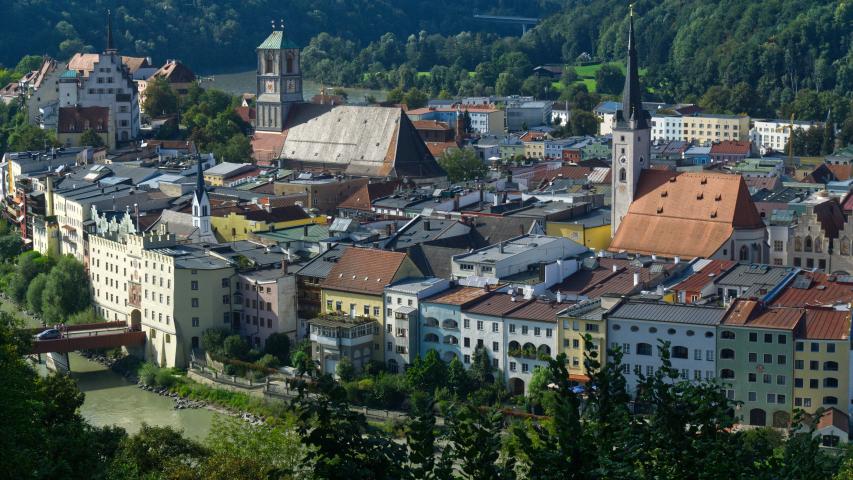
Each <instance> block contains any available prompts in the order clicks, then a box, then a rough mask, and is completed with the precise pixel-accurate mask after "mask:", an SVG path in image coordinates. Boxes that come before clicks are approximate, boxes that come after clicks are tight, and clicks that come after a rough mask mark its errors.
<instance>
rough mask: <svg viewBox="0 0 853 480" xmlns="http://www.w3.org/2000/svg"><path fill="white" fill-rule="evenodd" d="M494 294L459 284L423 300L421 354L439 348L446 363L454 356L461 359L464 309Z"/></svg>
mask: <svg viewBox="0 0 853 480" xmlns="http://www.w3.org/2000/svg"><path fill="white" fill-rule="evenodd" d="M492 294H493V292H492V291H490V290H485V289H483V288H477V287H464V286H457V287H453V288H450V289H448V290H445V291H443V292H440V293H438V294H436V295H433V296H431V297H428V298H425V299H422V300H421V301H420V322H421V323H420V329H419V336H418V341H419V342H420V345H419V347H418V351H419V352H420V355H421V356H424V355H426V354H427V353H428V352H429V351H430V350H435V351H436V353H438V355H439V358H441V359H442V360H443V361H445V362H448V363H449V362H450V361H452V360H453V359H454V358H456V359H458V360H459V361H460V362H461V361H462V347H461V345H462V342H461V340H460V333H461V328H462V311H463V310H464V309H467V308H469V307H470V306H472V305H475V304H476V303H477V302H478V301H480V300H481V299H482V298H485V297H487V296H489V295H492ZM469 342H470V340H469ZM469 360H470V359H469Z"/></svg>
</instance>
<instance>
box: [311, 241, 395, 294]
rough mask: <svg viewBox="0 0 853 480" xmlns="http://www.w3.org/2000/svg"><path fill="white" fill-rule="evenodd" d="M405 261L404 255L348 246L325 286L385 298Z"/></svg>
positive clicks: (327, 278)
mask: <svg viewBox="0 0 853 480" xmlns="http://www.w3.org/2000/svg"><path fill="white" fill-rule="evenodd" d="M405 260H406V254H405V253H401V252H388V251H385V250H377V249H373V248H357V247H348V248H347V249H346V250H345V251H344V252H343V254H342V255H341V257H340V259H338V262H337V263H336V264H335V266H333V267H332V270H331V271H330V272H329V275H328V276H327V277H326V279H325V280H323V283H322V285H321V287H322V288H328V289H332V290H340V291H344V292H354V293H364V294H367V295H382V293H383V291H384V290H385V286H386V285H388V284H390V283H391V282H392V281H394V277H395V276H396V275H397V271H398V270H399V269H400V267H401V266H402V265H403V262H404V261H405Z"/></svg>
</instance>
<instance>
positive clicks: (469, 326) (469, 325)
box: [462, 318, 471, 328]
mask: <svg viewBox="0 0 853 480" xmlns="http://www.w3.org/2000/svg"><path fill="white" fill-rule="evenodd" d="M462 325H463V326H464V327H465V328H471V320H468V319H467V318H466V319H465V320H462Z"/></svg>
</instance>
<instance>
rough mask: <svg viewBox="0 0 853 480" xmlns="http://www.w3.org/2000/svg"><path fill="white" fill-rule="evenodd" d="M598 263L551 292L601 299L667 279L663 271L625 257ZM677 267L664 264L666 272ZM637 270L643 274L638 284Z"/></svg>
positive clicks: (601, 259)
mask: <svg viewBox="0 0 853 480" xmlns="http://www.w3.org/2000/svg"><path fill="white" fill-rule="evenodd" d="M598 265H599V266H598V268H596V269H593V270H586V269H582V270H579V271H578V272H575V273H574V274H572V275H571V276H569V278H567V279H565V280H564V281H563V282H561V283H558V284H557V285H554V286H553V287H551V291H552V292H557V291H560V292H562V293H572V294H576V295H584V296H586V297H588V298H599V297H601V296H602V295H607V294H628V293H634V292H635V291H638V290H640V289H642V288H646V287H650V286H652V284H656V283H657V282H658V281H659V280H662V279H663V278H665V277H664V276H662V275H663V273H652V271H651V269H649V268H646V267H638V266H634V265H631V262H630V261H628V260H623V259H614V258H600V259H598ZM614 266H615V267H616V271H615V272H614V271H613V267H614ZM674 268H675V265H673V264H666V265H664V270H665V271H669V270H672V269H674ZM635 273H638V274H639V275H640V278H639V280H640V283H639V284H638V285H634V274H635Z"/></svg>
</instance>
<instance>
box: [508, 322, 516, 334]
mask: <svg viewBox="0 0 853 480" xmlns="http://www.w3.org/2000/svg"><path fill="white" fill-rule="evenodd" d="M509 333H515V324H514V323H510V324H509Z"/></svg>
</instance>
